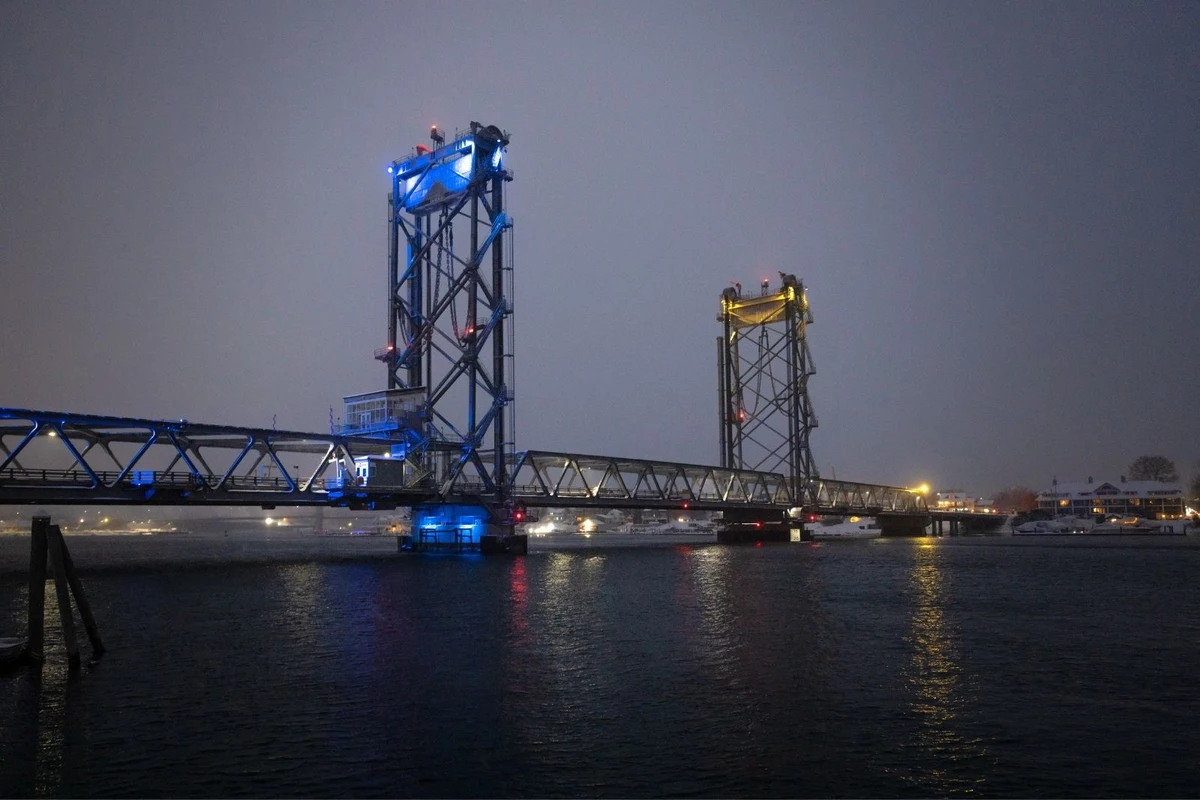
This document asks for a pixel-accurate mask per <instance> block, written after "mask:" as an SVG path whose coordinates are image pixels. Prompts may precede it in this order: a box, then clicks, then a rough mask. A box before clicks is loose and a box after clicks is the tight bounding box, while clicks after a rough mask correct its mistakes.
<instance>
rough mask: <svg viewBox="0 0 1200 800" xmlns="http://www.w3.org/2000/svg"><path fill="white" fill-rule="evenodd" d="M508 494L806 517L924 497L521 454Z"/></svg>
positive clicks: (742, 473) (895, 508)
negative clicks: (790, 512) (794, 487)
mask: <svg viewBox="0 0 1200 800" xmlns="http://www.w3.org/2000/svg"><path fill="white" fill-rule="evenodd" d="M512 476H513V484H512V496H513V498H514V499H517V500H520V501H521V502H523V503H525V504H526V505H530V506H597V507H605V508H681V507H687V508H695V509H705V508H709V509H724V508H770V509H780V508H789V509H792V508H796V509H801V510H803V511H805V512H808V513H850V512H861V513H866V514H876V513H880V512H884V511H887V512H897V513H923V512H925V510H926V505H925V498H924V496H923V495H921V494H919V493H917V492H914V491H912V490H911V489H904V488H900V487H898V486H879V485H874V484H866V483H854V482H851V481H829V480H821V479H819V478H818V479H813V480H809V481H804V482H802V483H801V485H800V491H799V493H798V494H793V493H792V491H791V488H790V485H791V484H790V481H789V480H788V479H787V476H785V475H782V474H780V473H777V472H756V471H754V470H739V469H728V468H724V467H709V466H703V465H698V464H679V463H674V462H669V461H646V460H642V459H628V458H612V457H610V456H595V455H580V454H575V453H552V452H545V451H540V450H527V451H525V452H523V453H518V454H517V455H516V458H515V460H514V464H513V469H512Z"/></svg>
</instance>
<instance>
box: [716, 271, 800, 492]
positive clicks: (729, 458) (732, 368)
mask: <svg viewBox="0 0 1200 800" xmlns="http://www.w3.org/2000/svg"><path fill="white" fill-rule="evenodd" d="M779 274H780V277H781V278H782V285H781V286H780V288H779V290H778V291H774V292H773V291H771V289H770V286H769V283H768V282H767V281H763V282H762V285H761V286H760V291H759V294H758V296H756V297H749V296H745V295H743V294H742V291H741V286H738V285H735V286H734V287H730V288H728V289H726V290H725V291H724V292H722V293H721V316H720V317H718V318H717V319H718V320H719V321H720V322H721V323H722V325H723V326H724V330H723V333H722V336H721V337H720V338H718V339H717V369H718V380H719V383H720V392H719V394H720V422H721V466H722V467H728V468H732V469H751V470H761V471H764V472H778V473H782V474H783V475H784V476H785V477H786V478H787V480H788V483H789V486H790V489H791V492H792V497H794V498H796V505H797V506H799V505H803V498H804V497H805V496H806V494H805V492H806V489H807V487H808V485H809V480H810V479H814V478H817V477H819V476H818V473H817V465H816V463H815V462H814V461H813V455H812V449H811V448H810V447H809V434H810V433H811V432H812V429H813V428H815V427H817V417H816V414H814V413H813V409H812V404H811V403H810V402H809V399H808V379H809V377H810V376H811V375H813V374H814V373H815V371H816V370H815V369H814V368H813V364H812V355H811V354H810V353H809V351H808V341H807V340H806V338H805V334H806V332H807V329H808V326H809V324H811V323H812V312H811V311H810V310H809V307H808V297H807V296H806V295H805V293H804V283H803V282H802V281H799V280H797V279H796V276H794V275H787V274H784V273H782V272H781V273H779Z"/></svg>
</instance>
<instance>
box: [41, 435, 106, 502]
mask: <svg viewBox="0 0 1200 800" xmlns="http://www.w3.org/2000/svg"><path fill="white" fill-rule="evenodd" d="M50 428H51V430H55V431H58V438H59V439H62V443H63V445H64V446H66V448H67V449H68V450H70V451H71V455H73V456H74V457H75V464H78V465H79V466H81V467H83V469H84V471H85V472H86V473H87V474H88V477H90V478H91V479H92V487H91V488H93V489H95V488H96V487H97V486H102V485H103V483H102V482H101V480H100V477H99V476H98V475H97V474H96V472H95V471H94V470H93V469H92V468H91V466H90V465H89V464H88V463H87V462H86V461H84V460H83V455H82V454H80V452H79V450H77V449H76V448H75V445H73V444H72V443H71V440H70V439H69V438H67V434H66V433H64V432H63V426H62V425H60V424H57V423H51V425H50ZM75 464H72V465H71V467H72V468H74V467H75Z"/></svg>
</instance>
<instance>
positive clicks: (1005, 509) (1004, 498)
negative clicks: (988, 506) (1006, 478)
mask: <svg viewBox="0 0 1200 800" xmlns="http://www.w3.org/2000/svg"><path fill="white" fill-rule="evenodd" d="M992 507H993V508H995V509H996V510H997V511H999V512H1001V513H1005V514H1017V513H1021V512H1025V511H1032V510H1033V509H1035V508H1037V492H1035V491H1034V490H1033V489H1030V488H1029V487H1028V486H1010V487H1008V488H1007V489H1003V490H1001V491H999V492H996V495H995V497H993V498H992Z"/></svg>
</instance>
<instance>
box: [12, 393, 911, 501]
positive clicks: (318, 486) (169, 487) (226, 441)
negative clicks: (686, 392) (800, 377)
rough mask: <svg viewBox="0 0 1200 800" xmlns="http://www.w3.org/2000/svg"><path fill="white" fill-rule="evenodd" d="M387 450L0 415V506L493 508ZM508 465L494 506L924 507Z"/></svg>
mask: <svg viewBox="0 0 1200 800" xmlns="http://www.w3.org/2000/svg"><path fill="white" fill-rule="evenodd" d="M394 447H395V442H393V441H390V440H387V439H379V438H374V437H367V436H345V435H335V434H320V433H301V432H296V431H278V430H271V429H266V428H240V427H231V426H224V425H206V424H195V423H189V422H188V421H186V420H178V421H167V420H149V419H132V418H127V417H104V416H96V415H91V414H72V413H64V412H55V411H33V410H29V409H21V408H0V504H15V503H46V504H70V503H95V504H100V503H106V504H121V505H244V506H254V505H264V506H273V505H283V506H288V505H292V506H303V505H325V506H352V507H373V508H394V507H397V506H413V505H420V504H423V503H430V502H447V501H456V502H457V501H463V500H471V501H474V502H484V503H488V504H492V503H495V502H497V495H498V494H501V493H493V492H491V491H489V490H488V488H487V487H486V486H484V485H483V484H482V483H481V482H471V483H466V482H464V485H463V486H462V487H460V488H459V489H457V490H456V491H455V492H454V493H447V492H446V491H444V487H443V486H442V485H441V482H440V481H439V480H438V479H437V477H436V476H435V475H433V474H431V473H429V472H427V471H425V470H423V469H422V463H424V462H417V461H406V460H405V459H404V458H401V457H396V456H395V455H394V453H393V448H394ZM452 454H453V453H451V452H446V453H443V454H442V456H443V457H448V456H450V455H452ZM381 457H382V458H389V459H391V460H394V461H395V462H396V463H397V465H398V466H397V468H396V469H394V470H389V471H388V473H387V482H386V483H384V484H379V483H376V482H375V481H374V479H373V478H370V479H367V480H366V481H362V482H360V481H359V480H357V479H356V478H355V477H354V476H355V475H356V472H355V462H356V460H358V461H361V460H362V459H364V458H368V459H369V458H381ZM510 459H511V460H510V463H509V468H508V470H507V474H508V475H509V476H510V479H509V482H508V483H507V484H506V485H505V486H504V492H503V493H502V494H504V495H507V496H508V497H509V498H512V499H515V500H518V501H520V502H522V503H525V504H527V505H531V506H595V507H603V508H682V507H685V506H686V507H688V508H695V509H698V510H699V509H709V510H720V509H726V508H771V509H784V508H788V509H793V508H801V509H803V510H804V511H807V512H810V513H843V512H862V513H877V512H880V511H895V512H923V511H925V503H924V497H923V496H922V495H920V494H918V493H916V492H913V491H911V490H908V489H901V488H899V487H894V486H875V485H870V484H862V483H852V482H849V481H828V480H819V479H817V480H811V481H807V482H805V483H803V484H802V485H801V491H800V493H799V494H793V493H792V491H791V489H790V484H789V482H788V480H787V478H786V476H784V475H782V474H780V473H774V472H755V471H753V470H735V469H727V468H724V467H712V466H703V465H698V464H680V463H676V462H669V461H647V460H644V459H631V458H613V457H610V456H596V455H583V454H579V453H554V452H545V451H539V450H527V451H525V452H521V453H516V454H514V455H512V456H511V457H510Z"/></svg>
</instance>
